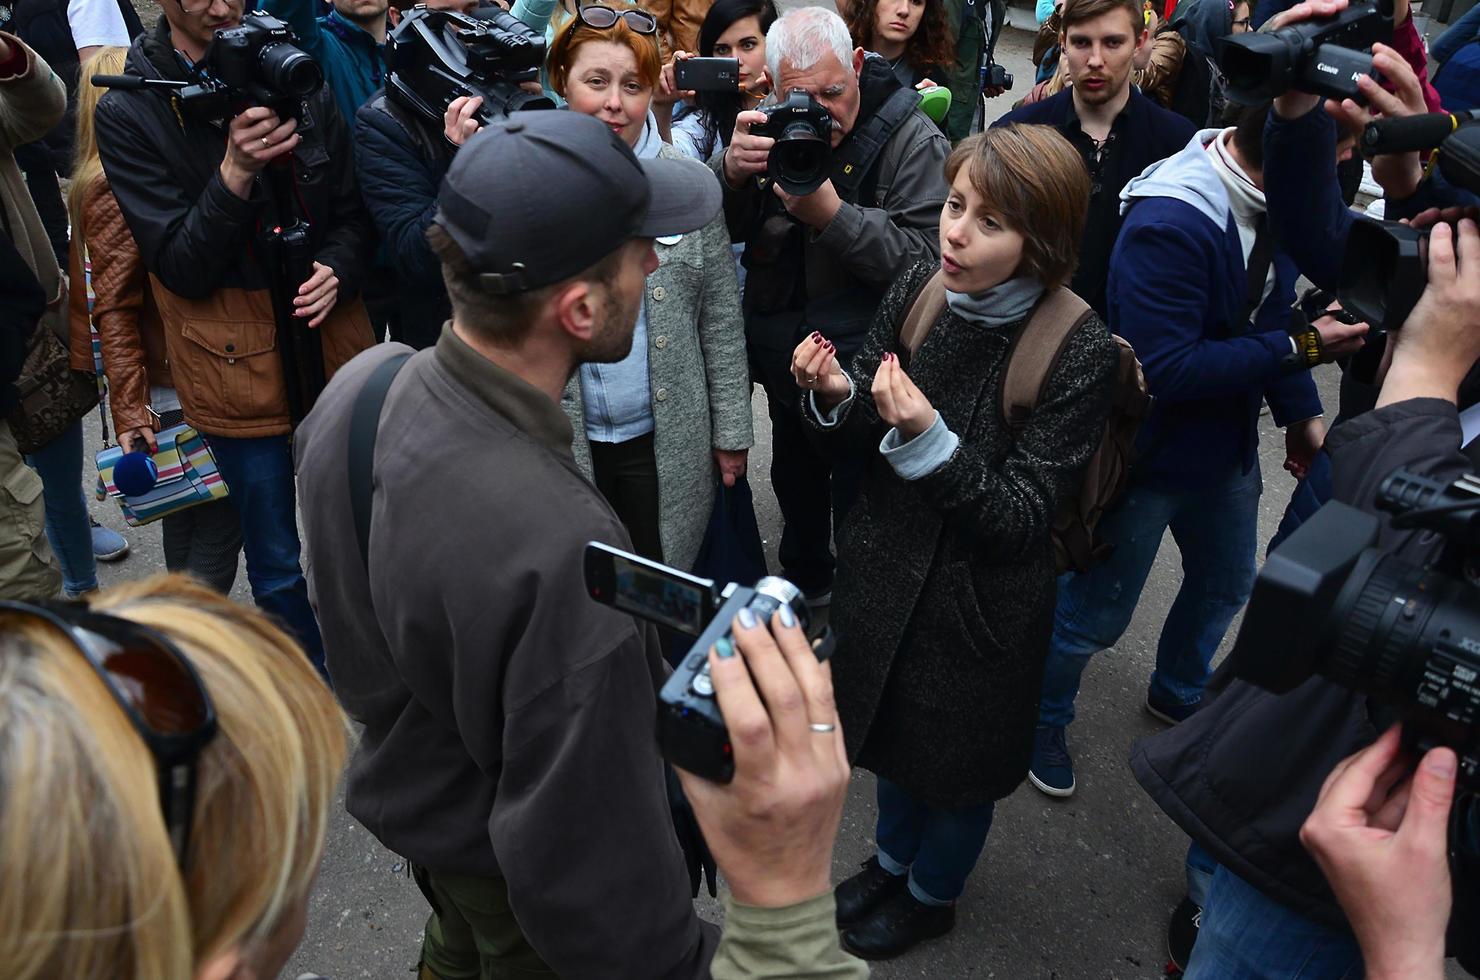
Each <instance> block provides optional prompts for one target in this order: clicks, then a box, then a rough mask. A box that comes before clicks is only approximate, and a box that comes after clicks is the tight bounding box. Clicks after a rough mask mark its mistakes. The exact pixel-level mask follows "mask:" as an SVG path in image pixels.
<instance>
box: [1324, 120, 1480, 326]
mask: <svg viewBox="0 0 1480 980" xmlns="http://www.w3.org/2000/svg"><path fill="white" fill-rule="evenodd" d="M1362 147H1363V149H1364V151H1366V152H1367V153H1368V154H1369V155H1372V156H1376V155H1378V154H1383V153H1407V152H1412V151H1414V150H1436V151H1437V153H1436V166H1437V168H1438V171H1439V173H1440V174H1441V175H1442V176H1443V178H1444V179H1445V180H1446V181H1447V182H1449V183H1450V184H1453V185H1454V186H1455V187H1461V188H1464V189H1465V190H1468V191H1471V192H1473V193H1476V194H1480V111H1471V112H1468V113H1447V112H1430V113H1424V114H1422V115H1417V116H1398V117H1395V118H1392V119H1380V120H1378V121H1376V122H1372V123H1368V124H1367V128H1366V129H1365V130H1364V131H1363V133H1362ZM1428 237H1429V230H1428V229H1427V228H1424V229H1417V228H1412V227H1410V226H1408V225H1405V224H1401V223H1399V222H1396V221H1382V220H1380V219H1377V218H1368V217H1365V216H1363V217H1359V218H1358V219H1357V221H1356V223H1355V224H1353V225H1352V229H1351V233H1350V235H1348V237H1347V240H1346V253H1345V254H1344V256H1343V258H1342V262H1341V281H1340V285H1339V286H1338V288H1337V295H1338V296H1339V297H1340V299H1341V305H1342V306H1343V307H1344V308H1346V309H1348V310H1351V311H1352V312H1353V313H1356V314H1357V315H1358V316H1359V317H1360V318H1361V319H1363V320H1365V321H1366V322H1367V323H1368V324H1369V325H1370V326H1371V327H1372V330H1373V336H1375V335H1376V334H1378V333H1381V332H1383V331H1387V330H1397V329H1398V328H1399V327H1401V326H1402V325H1403V323H1404V321H1406V320H1407V319H1408V315H1409V314H1410V313H1412V312H1413V307H1414V306H1415V305H1417V303H1418V299H1419V297H1420V296H1422V295H1423V291H1424V290H1425V289H1426V288H1427V287H1428V282H1429V274H1428V261H1427V252H1426V242H1425V240H1426V239H1427V238H1428Z"/></svg>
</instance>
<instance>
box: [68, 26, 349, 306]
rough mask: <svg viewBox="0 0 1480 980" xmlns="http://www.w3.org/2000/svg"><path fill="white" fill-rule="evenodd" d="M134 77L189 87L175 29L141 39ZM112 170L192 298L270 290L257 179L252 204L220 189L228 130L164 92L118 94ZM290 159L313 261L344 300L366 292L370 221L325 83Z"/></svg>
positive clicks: (106, 151)
mask: <svg viewBox="0 0 1480 980" xmlns="http://www.w3.org/2000/svg"><path fill="white" fill-rule="evenodd" d="M126 70H127V71H128V73H129V74H131V75H143V76H144V77H146V78H169V79H175V80H184V79H186V78H187V74H186V71H185V69H184V67H183V66H182V65H181V63H180V59H179V58H178V57H176V55H175V51H174V46H173V44H172V42H171V39H170V27H169V22H168V21H166V20H165V18H163V17H161V18H160V19H159V23H158V24H156V25H155V27H154V28H153V29H152V30H150V31H148V32H146V33H144V34H142V35H140V36H139V37H138V38H137V39H135V41H134V44H133V47H132V48H130V49H129V53H128V61H127V65H126ZM97 132H98V150H99V153H100V155H101V156H102V159H103V170H104V172H106V173H107V175H108V183H109V185H110V186H111V187H112V189H113V195H114V197H116V198H117V199H118V206H119V208H120V209H121V210H122V211H123V216H124V218H125V219H127V221H128V225H129V230H130V231H132V232H133V235H134V240H135V241H136V242H138V244H139V252H140V254H141V255H143V257H144V266H145V268H147V269H148V270H149V271H150V272H151V273H153V274H154V275H155V276H157V277H159V280H160V281H161V282H162V283H164V285H165V288H166V289H168V290H169V291H170V292H172V293H175V294H176V295H178V296H183V297H185V298H187V299H201V298H204V297H206V296H209V295H210V294H211V293H213V292H215V291H216V290H218V289H222V288H225V287H239V288H242V289H249V290H250V289H265V288H268V286H269V285H270V283H269V280H268V278H267V275H268V273H267V265H266V263H265V262H264V261H263V259H262V257H261V255H260V254H259V251H260V250H259V249H258V247H257V243H256V241H255V239H256V233H257V230H258V227H259V224H260V223H261V222H263V221H266V220H269V215H270V203H269V200H268V194H267V188H266V187H265V186H264V184H263V181H264V179H265V178H263V177H259V178H258V179H257V182H256V184H255V185H254V186H253V189H252V197H251V199H250V200H246V201H244V200H242V199H241V198H239V197H237V196H236V195H235V194H233V193H231V191H229V190H227V189H226V185H225V184H223V183H222V182H221V176H220V173H219V168H220V165H221V160H222V159H223V158H224V157H225V155H226V125H225V123H224V122H223V123H220V124H214V123H210V122H206V121H204V120H201V119H199V118H197V117H196V116H195V115H192V113H191V112H190V111H189V110H188V109H187V108H185V107H182V106H179V105H177V100H176V99H175V98H174V96H173V95H172V94H171V93H169V92H165V91H159V90H154V89H140V90H134V91H124V90H120V89H114V90H113V91H111V92H109V93H108V94H107V95H105V96H103V99H102V101H101V102H99V103H98V111H97ZM298 132H299V133H301V134H302V137H303V138H302V140H301V141H300V142H299V144H298V148H297V149H296V150H295V151H294V153H293V160H294V189H295V192H296V197H297V199H298V201H299V202H300V203H301V207H302V209H303V210H304V211H305V212H306V217H307V218H308V220H309V223H310V225H311V227H312V232H311V237H312V242H313V251H314V258H315V259H317V260H318V261H319V262H322V263H324V264H325V265H327V266H329V267H330V268H332V269H333V270H334V272H335V273H336V274H337V275H338V276H339V284H340V285H339V302H341V303H343V302H345V301H347V300H348V299H350V298H352V297H354V296H355V295H357V294H358V292H359V286H360V281H361V278H362V276H363V274H364V267H365V264H366V261H367V259H368V257H369V248H370V242H371V236H370V226H369V218H368V217H367V216H366V214H365V210H364V207H363V206H362V205H361V203H360V195H359V192H358V190H357V189H356V187H355V172H354V162H353V160H352V159H351V153H352V152H353V151H352V148H351V145H350V138H349V130H348V128H347V127H346V126H345V123H344V120H343V119H342V118H340V115H339V109H338V108H337V107H336V106H335V105H334V97H333V95H332V94H331V93H330V92H329V90H328V88H323V89H320V90H319V92H318V94H316V95H314V96H313V97H312V98H311V99H309V100H308V101H307V102H306V103H305V111H304V113H303V120H302V122H300V124H299V127H298Z"/></svg>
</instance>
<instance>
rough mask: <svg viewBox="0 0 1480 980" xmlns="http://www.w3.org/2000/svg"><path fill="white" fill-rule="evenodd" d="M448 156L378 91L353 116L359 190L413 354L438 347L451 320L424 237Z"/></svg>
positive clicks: (438, 133) (437, 138)
mask: <svg viewBox="0 0 1480 980" xmlns="http://www.w3.org/2000/svg"><path fill="white" fill-rule="evenodd" d="M452 155H453V150H452V147H451V146H449V145H448V143H447V140H446V139H445V138H444V137H443V136H442V130H441V129H440V128H437V129H435V130H434V129H433V127H432V126H431V125H429V124H427V123H425V122H424V121H422V120H421V119H418V118H416V117H414V116H412V114H411V113H409V112H407V111H406V110H405V109H403V108H402V107H401V106H399V105H396V104H395V103H394V102H392V101H390V99H389V97H387V96H386V94H385V91H384V90H383V89H382V90H381V91H379V92H377V93H375V95H374V96H373V97H371V99H370V101H369V102H367V103H365V104H364V105H362V106H361V107H360V111H359V112H357V113H356V114H355V170H356V172H357V173H358V175H359V180H360V190H361V192H363V193H364V195H365V207H366V209H367V210H368V211H369V212H370V217H371V218H373V219H374V220H375V229H376V231H378V232H380V238H381V241H382V242H383V243H384V249H385V252H386V253H387V254H386V258H387V259H389V261H390V264H391V265H392V266H393V267H394V268H395V270H396V305H397V307H398V309H399V312H400V317H401V319H400V329H401V339H403V340H404V341H405V342H406V343H407V344H409V345H411V346H412V347H415V348H417V349H418V350H420V349H421V348H423V347H430V346H432V345H433V344H435V343H436V342H437V338H438V337H439V336H441V334H442V324H443V323H445V322H446V321H447V319H448V318H449V317H451V316H452V306H451V303H450V302H449V301H448V299H447V287H446V286H445V285H444V284H443V282H442V263H441V262H440V261H438V259H437V257H436V256H435V255H433V254H432V250H431V247H430V246H428V245H427V237H426V235H427V228H428V227H429V226H430V225H431V223H432V218H433V217H435V216H436V214H437V190H438V189H439V188H440V187H441V186H442V178H443V177H444V176H445V175H446V174H447V168H448V167H450V166H451V165H452Z"/></svg>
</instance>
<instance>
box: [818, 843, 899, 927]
mask: <svg viewBox="0 0 1480 980" xmlns="http://www.w3.org/2000/svg"><path fill="white" fill-rule="evenodd" d="M907 881H909V876H908V875H892V874H890V873H889V872H887V871H885V870H884V869H883V868H881V867H879V857H878V855H877V854H876V855H874V856H873V857H871V858H869V859H868V860H867V861H865V862H863V870H862V871H860V872H858V874H856V875H854V876H853V877H851V878H849V879H848V880H847V881H845V882H843V883H842V884H840V885H839V886H838V887H837V888H835V889H833V897H834V898H836V899H837V900H838V928H839V929H846V928H848V927H849V926H851V925H853V924H854V923H856V922H858V921H859V920H861V919H863V918H864V917H866V916H867V915H868V914H869V913H870V912H872V911H873V910H874V909H876V908H878V907H879V906H880V905H882V904H884V902H885V900H887V899H889V898H892V897H893V896H895V895H898V894H899V893H900V892H901V891H903V890H904V886H905V883H906V882H907Z"/></svg>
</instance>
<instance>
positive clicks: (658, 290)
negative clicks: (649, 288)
mask: <svg viewBox="0 0 1480 980" xmlns="http://www.w3.org/2000/svg"><path fill="white" fill-rule="evenodd" d="M667 295H668V290H666V289H664V288H663V287H662V286H654V287H653V299H655V300H657V301H658V302H659V303H661V302H663V297H665V296H667Z"/></svg>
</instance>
